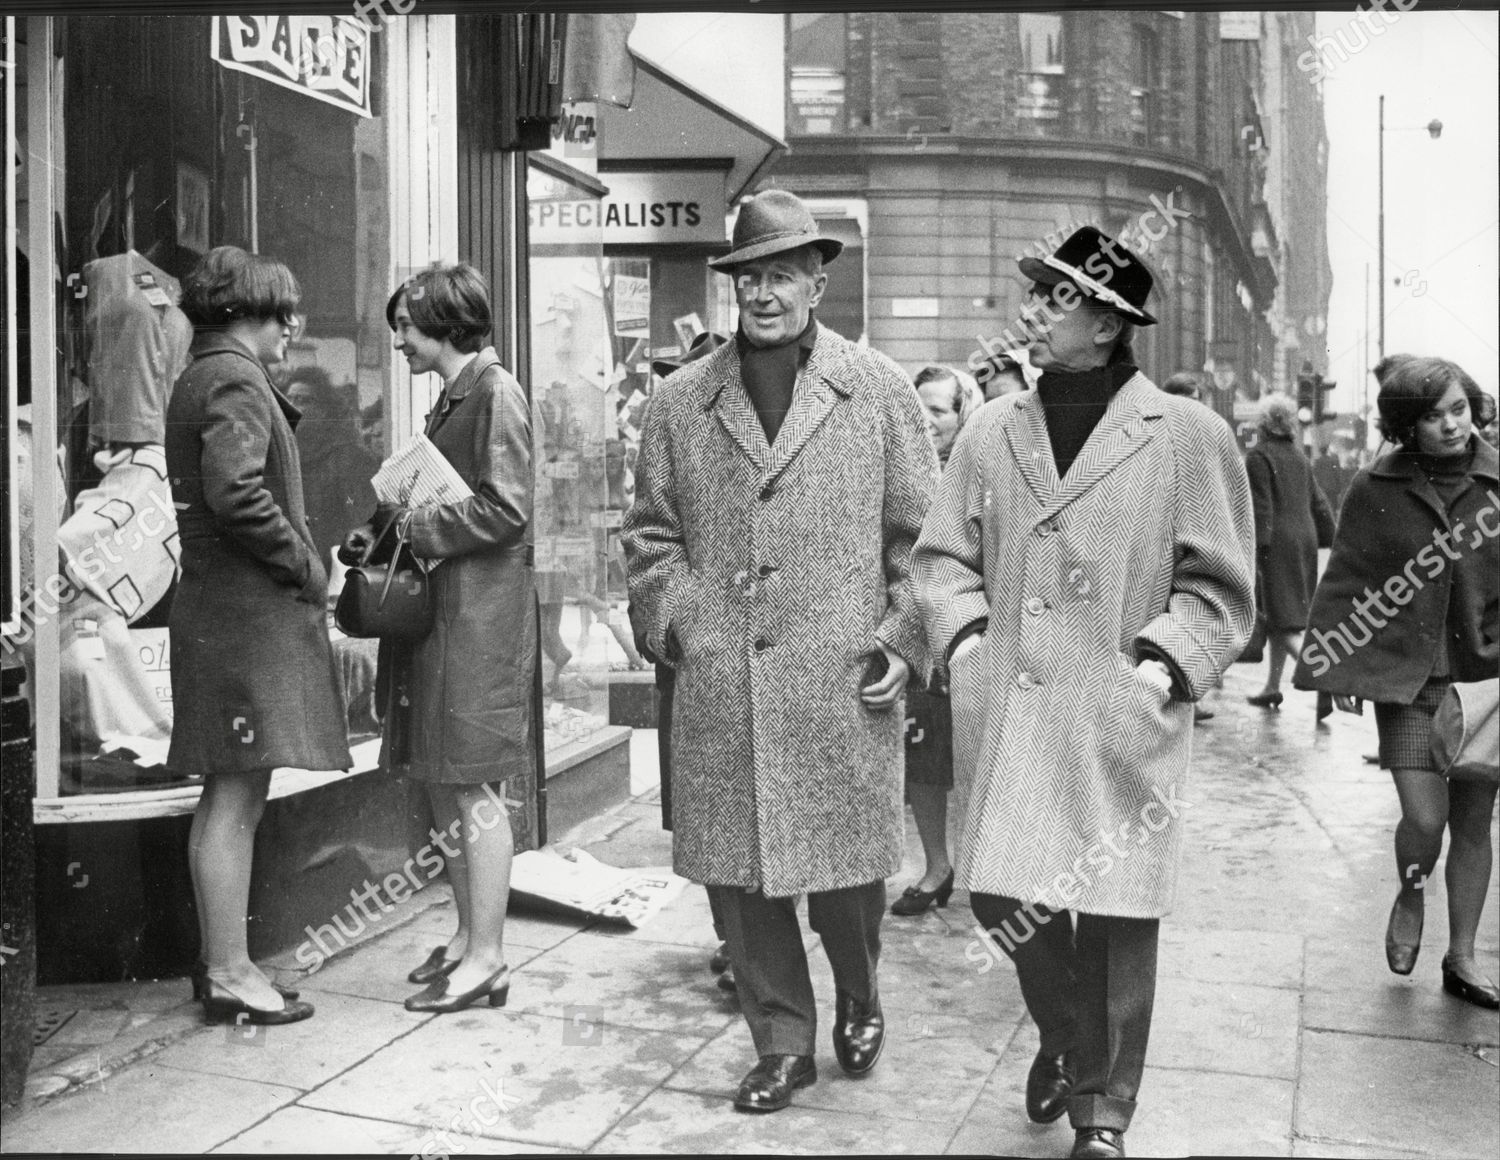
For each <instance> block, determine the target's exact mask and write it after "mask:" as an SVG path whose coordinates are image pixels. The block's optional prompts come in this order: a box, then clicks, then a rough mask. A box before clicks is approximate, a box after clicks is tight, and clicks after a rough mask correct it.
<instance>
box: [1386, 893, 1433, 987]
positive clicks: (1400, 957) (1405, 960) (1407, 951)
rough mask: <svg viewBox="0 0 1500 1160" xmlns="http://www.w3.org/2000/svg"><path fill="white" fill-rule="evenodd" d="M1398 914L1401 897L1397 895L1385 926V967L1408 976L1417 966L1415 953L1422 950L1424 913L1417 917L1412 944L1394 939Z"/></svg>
mask: <svg viewBox="0 0 1500 1160" xmlns="http://www.w3.org/2000/svg"><path fill="white" fill-rule="evenodd" d="M1400 913H1401V895H1399V894H1398V895H1397V896H1396V901H1395V902H1394V903H1392V904H1391V917H1390V918H1389V919H1388V920H1386V924H1385V965H1386V966H1388V967H1390V968H1391V970H1392V971H1393V972H1394V973H1395V974H1398V975H1409V974H1411V972H1412V968H1413V967H1415V966H1416V965H1417V952H1418V951H1420V950H1421V949H1422V922H1423V919H1424V918H1425V917H1426V911H1425V909H1424V910H1423V912H1422V913H1421V914H1419V915H1418V917H1417V940H1416V942H1412V943H1404V942H1400V941H1399V940H1398V939H1397V938H1396V916H1397V915H1398V914H1400Z"/></svg>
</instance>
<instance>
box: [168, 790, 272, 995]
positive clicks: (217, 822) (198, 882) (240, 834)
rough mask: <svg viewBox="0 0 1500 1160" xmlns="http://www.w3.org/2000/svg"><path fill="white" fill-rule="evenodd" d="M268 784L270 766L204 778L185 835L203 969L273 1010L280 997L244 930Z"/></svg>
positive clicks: (234, 989) (237, 991)
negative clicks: (253, 955)
mask: <svg viewBox="0 0 1500 1160" xmlns="http://www.w3.org/2000/svg"><path fill="white" fill-rule="evenodd" d="M270 786H271V771H270V770H251V771H248V772H236V773H216V774H210V775H209V776H208V777H207V778H205V779H204V786H203V796H202V797H201V798H199V800H198V808H197V810H196V811H195V812H194V814H193V824H192V829H191V831H190V834H189V838H188V868H189V870H190V871H191V873H192V877H193V893H194V896H195V897H196V898H197V900H198V925H199V929H200V931H201V932H202V935H203V952H202V953H203V961H204V963H205V964H206V965H207V968H208V974H209V975H210V977H211V978H213V979H214V980H215V981H216V982H218V983H221V984H223V985H224V986H226V987H228V988H229V989H230V990H231V991H233V992H234V993H235V994H236V995H237V996H239V997H240V998H241V999H243V1000H244V1001H245V1002H247V1003H249V1004H250V1005H251V1006H254V1007H260V1008H263V1009H265V1010H276V1009H279V1008H281V1007H282V1006H284V1003H283V1001H282V998H281V996H280V995H279V994H278V993H277V992H276V990H275V989H274V988H273V987H272V986H271V982H270V980H269V979H267V978H266V977H265V975H263V974H262V973H261V972H260V970H259V969H258V968H257V967H256V966H255V964H254V963H252V962H251V961H250V952H249V948H248V945H247V942H246V934H245V922H246V911H247V910H248V909H249V906H250V869H251V863H252V860H253V858H254V855H255V830H256V827H257V826H258V825H259V824H260V819H261V815H262V814H263V813H264V812H265V806H266V793H267V791H268V790H269V789H270Z"/></svg>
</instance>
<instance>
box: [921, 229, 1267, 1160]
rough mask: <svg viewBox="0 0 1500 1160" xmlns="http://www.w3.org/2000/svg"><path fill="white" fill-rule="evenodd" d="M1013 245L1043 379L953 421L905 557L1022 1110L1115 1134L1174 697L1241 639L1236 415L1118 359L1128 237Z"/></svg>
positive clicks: (1172, 799)
mask: <svg viewBox="0 0 1500 1160" xmlns="http://www.w3.org/2000/svg"><path fill="white" fill-rule="evenodd" d="M1020 265H1021V272H1022V274H1023V275H1024V276H1025V277H1026V278H1028V279H1030V280H1031V281H1032V282H1033V286H1032V289H1031V296H1032V302H1031V303H1030V304H1028V306H1027V308H1026V311H1025V313H1026V315H1027V321H1026V324H1025V325H1026V327H1027V330H1028V332H1029V334H1030V336H1031V340H1032V341H1031V343H1030V355H1031V360H1032V362H1033V363H1034V364H1035V365H1036V366H1037V367H1038V368H1040V370H1041V372H1042V373H1041V378H1040V379H1039V380H1038V383H1037V387H1036V390H1034V391H1028V392H1025V393H1021V394H1013V395H1007V396H1004V397H1003V398H1001V399H998V400H996V401H994V402H991V403H990V404H988V405H987V406H986V407H985V408H984V409H983V410H982V411H980V412H979V414H978V415H977V416H976V417H975V418H974V419H973V420H972V421H971V422H970V423H969V425H968V426H967V427H966V428H965V429H964V431H963V432H962V433H961V434H960V435H959V438H958V442H957V444H956V445H955V447H954V449H953V451H952V453H951V454H950V456H949V459H948V467H947V470H946V472H945V474H944V476H943V480H942V483H941V485H940V486H939V489H938V494H937V497H936V498H935V499H934V501H933V505H932V510H931V511H930V512H929V514H928V517H927V522H926V524H925V525H924V526H923V531H922V537H921V539H920V541H919V542H918V544H917V551H916V560H915V563H914V566H913V571H914V575H915V577H916V584H917V596H918V601H919V603H920V605H921V608H922V612H923V616H924V619H925V622H926V625H927V633H928V643H929V646H930V647H931V649H932V650H933V656H934V658H939V659H941V661H943V662H944V663H946V664H947V666H948V671H949V677H950V688H951V690H952V698H953V701H952V703H953V717H954V731H955V749H956V750H957V751H959V752H960V753H961V754H965V755H967V759H968V760H969V761H970V762H972V768H973V771H974V772H973V781H972V787H971V793H970V798H969V806H968V810H967V812H966V816H965V818H964V821H963V824H962V835H963V837H962V842H961V844H960V857H959V871H958V883H959V885H960V886H962V887H966V888H967V889H968V890H969V891H970V896H969V897H970V905H971V906H972V908H973V911H974V915H975V917H976V918H977V919H978V920H979V921H980V922H981V923H982V924H983V925H984V926H985V928H986V929H987V931H988V933H989V935H990V937H991V938H992V939H994V941H995V942H996V943H998V944H999V946H1000V947H1001V949H1002V950H1004V951H1005V952H1006V954H1008V955H1009V956H1010V958H1011V959H1012V961H1013V962H1014V963H1015V965H1016V973H1017V975H1018V977H1019V980H1020V984H1021V992H1022V995H1023V996H1024V998H1025V1000H1026V1006H1027V1009H1028V1010H1029V1011H1030V1013H1031V1016H1032V1019H1033V1021H1034V1022H1035V1023H1036V1025H1037V1029H1038V1031H1039V1032H1040V1037H1041V1046H1040V1050H1039V1051H1038V1053H1037V1056H1036V1058H1035V1060H1034V1061H1033V1063H1032V1066H1031V1070H1030V1074H1029V1076H1028V1078H1027V1084H1026V1112H1027V1115H1028V1116H1030V1118H1031V1119H1032V1120H1034V1121H1037V1122H1041V1123H1047V1122H1051V1121H1053V1120H1056V1119H1057V1118H1058V1117H1060V1116H1061V1115H1062V1113H1063V1111H1064V1110H1066V1111H1067V1112H1068V1115H1069V1119H1070V1121H1071V1123H1072V1126H1073V1128H1074V1130H1075V1132H1076V1138H1075V1141H1074V1147H1073V1153H1072V1154H1073V1155H1074V1156H1121V1155H1124V1134H1125V1130H1126V1128H1127V1127H1128V1126H1129V1124H1130V1118H1131V1114H1132V1113H1133V1111H1134V1110H1135V1097H1136V1093H1137V1090H1138V1089H1139V1086H1140V1080H1141V1072H1142V1069H1143V1066H1144V1063H1145V1057H1146V1041H1147V1037H1148V1035H1149V1032H1150V1028H1151V1009H1152V1003H1153V999H1154V996H1155V990H1156V947H1157V934H1158V928H1159V924H1160V919H1161V917H1162V916H1163V915H1164V914H1166V913H1167V912H1168V910H1169V909H1170V908H1171V905H1172V898H1173V892H1174V889H1175V884H1176V877H1177V866H1178V859H1179V851H1180V848H1181V844H1182V822H1181V818H1180V816H1179V815H1180V814H1181V813H1182V812H1183V810H1185V809H1186V808H1187V807H1189V806H1190V805H1191V802H1190V801H1188V800H1183V799H1182V798H1179V796H1178V794H1179V792H1180V791H1184V790H1185V789H1186V787H1187V774H1188V759H1189V750H1190V745H1191V738H1192V721H1193V709H1192V702H1194V701H1196V700H1197V699H1198V698H1199V697H1201V696H1203V695H1204V694H1205V693H1206V692H1208V690H1209V689H1211V688H1212V687H1213V685H1214V683H1215V681H1217V680H1218V678H1219V676H1220V674H1221V673H1222V672H1223V671H1224V669H1225V668H1226V667H1227V666H1228V665H1229V664H1230V662H1231V661H1232V660H1233V658H1234V657H1235V655H1236V654H1237V653H1238V652H1239V650H1240V649H1241V647H1242V646H1243V645H1244V643H1245V641H1246V640H1247V639H1248V638H1249V635H1250V629H1251V626H1252V624H1253V622H1254V618H1255V599H1254V576H1255V571H1254V558H1255V553H1254V547H1255V537H1254V521H1253V518H1252V512H1251V506H1250V489H1249V485H1248V483H1247V481H1246V477H1245V469H1244V467H1243V466H1242V465H1241V461H1240V456H1239V452H1238V450H1237V449H1236V447H1235V444H1234V439H1233V436H1232V435H1231V434H1230V431H1229V427H1228V425H1227V424H1225V423H1224V422H1223V421H1222V420H1220V419H1219V418H1218V417H1217V416H1216V415H1214V414H1212V413H1211V412H1210V411H1208V410H1207V409H1206V408H1204V407H1202V406H1200V405H1198V404H1196V403H1194V402H1191V401H1190V400H1187V399H1183V398H1178V397H1176V396H1173V395H1168V394H1166V393H1165V392H1163V391H1160V390H1158V389H1156V387H1155V386H1154V385H1153V384H1152V383H1151V382H1150V380H1148V379H1147V378H1146V376H1145V375H1143V374H1141V373H1140V371H1139V370H1137V369H1136V367H1135V365H1134V360H1133V357H1132V352H1131V344H1130V339H1131V335H1132V333H1133V331H1134V328H1135V327H1136V326H1146V325H1150V324H1152V323H1154V322H1155V321H1156V320H1155V319H1154V318H1153V317H1152V316H1151V315H1150V314H1149V313H1148V312H1147V311H1146V309H1145V307H1146V300H1147V297H1148V295H1149V293H1150V291H1151V285H1152V279H1151V274H1150V272H1149V271H1148V270H1147V269H1146V267H1145V265H1144V264H1143V263H1142V262H1141V261H1140V259H1139V258H1137V257H1136V256H1135V255H1134V254H1132V253H1131V252H1130V251H1129V250H1128V249H1126V248H1125V247H1124V246H1121V245H1120V244H1119V243H1118V242H1117V241H1115V240H1114V239H1113V238H1110V237H1108V236H1106V235H1104V234H1102V233H1100V232H1099V231H1098V230H1096V229H1092V228H1088V227H1086V228H1084V229H1081V230H1079V231H1078V232H1076V233H1075V234H1073V235H1072V236H1071V237H1070V238H1068V239H1067V240H1066V241H1065V242H1063V244H1062V245H1061V246H1059V247H1058V249H1057V251H1056V253H1054V254H1053V255H1052V256H1050V257H1047V258H1042V259H1040V260H1038V259H1035V258H1023V259H1022V260H1021V263H1020Z"/></svg>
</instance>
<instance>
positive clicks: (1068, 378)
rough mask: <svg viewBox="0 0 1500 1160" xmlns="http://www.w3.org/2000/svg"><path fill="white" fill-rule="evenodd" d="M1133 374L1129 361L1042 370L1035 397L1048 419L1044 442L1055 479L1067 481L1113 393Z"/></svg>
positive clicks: (1133, 370)
mask: <svg viewBox="0 0 1500 1160" xmlns="http://www.w3.org/2000/svg"><path fill="white" fill-rule="evenodd" d="M1134 374H1135V367H1134V366H1133V365H1132V364H1131V363H1128V362H1118V363H1111V364H1110V365H1109V366H1103V367H1096V368H1094V369H1093V370H1088V371H1043V372H1042V377H1041V378H1040V379H1039V380H1037V384H1036V397H1037V399H1038V401H1039V402H1040V403H1041V404H1042V413H1043V414H1044V415H1045V416H1046V420H1047V439H1048V441H1049V442H1050V443H1051V444H1052V458H1053V460H1054V461H1055V462H1056V464H1057V478H1058V479H1065V478H1067V474H1068V468H1070V467H1072V466H1073V461H1074V460H1075V459H1077V458H1078V453H1079V452H1080V451H1082V450H1083V445H1084V444H1085V443H1087V442H1088V439H1089V436H1090V435H1092V434H1093V433H1094V428H1095V427H1097V426H1099V420H1100V419H1102V418H1104V412H1105V411H1106V410H1108V409H1109V401H1110V400H1111V399H1112V398H1114V397H1115V392H1116V391H1118V390H1119V389H1120V388H1121V387H1123V386H1124V385H1125V384H1126V383H1127V382H1128V381H1129V380H1130V378H1131V376H1132V375H1134Z"/></svg>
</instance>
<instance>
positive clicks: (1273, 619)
mask: <svg viewBox="0 0 1500 1160" xmlns="http://www.w3.org/2000/svg"><path fill="white" fill-rule="evenodd" d="M1297 430H1298V424H1297V404H1296V403H1295V402H1294V401H1293V400H1292V399H1291V397H1290V396H1288V395H1284V394H1280V393H1277V394H1270V395H1267V396H1266V397H1265V398H1263V399H1262V400H1261V401H1260V417H1259V420H1258V422H1257V426H1256V433H1257V435H1258V436H1259V438H1258V439H1257V440H1256V442H1255V446H1254V447H1252V448H1250V450H1249V451H1247V452H1246V453H1245V471H1246V473H1247V474H1248V475H1249V477H1250V496H1251V499H1252V500H1253V501H1254V503H1255V564H1256V595H1257V600H1258V603H1259V609H1260V615H1261V616H1262V617H1263V618H1264V620H1265V628H1266V645H1267V648H1268V650H1269V652H1270V656H1269V657H1268V658H1267V660H1268V664H1267V668H1266V685H1265V688H1263V689H1262V690H1261V691H1260V692H1259V693H1255V694H1253V695H1251V696H1249V697H1246V698H1245V699H1246V700H1247V701H1249V702H1250V704H1252V705H1254V706H1256V707H1257V708H1260V709H1276V708H1280V706H1281V702H1282V701H1283V700H1284V698H1283V696H1282V693H1281V674H1282V672H1283V670H1284V669H1285V668H1286V662H1287V660H1288V658H1291V657H1295V656H1296V655H1297V634H1298V633H1300V632H1301V631H1302V630H1303V629H1304V628H1306V627H1307V610H1308V608H1309V607H1310V606H1311V604H1312V596H1313V590H1314V589H1315V588H1316V587H1317V584H1318V549H1319V548H1326V547H1328V546H1329V545H1330V544H1332V543H1333V524H1334V520H1333V509H1332V508H1331V507H1329V505H1328V499H1327V497H1326V496H1324V494H1323V489H1322V488H1320V487H1319V486H1318V481H1317V480H1315V479H1314V478H1313V475H1312V468H1311V467H1310V466H1309V465H1308V462H1307V457H1306V456H1304V455H1303V454H1302V450H1301V448H1299V447H1298V446H1297V443H1296V439H1297Z"/></svg>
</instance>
